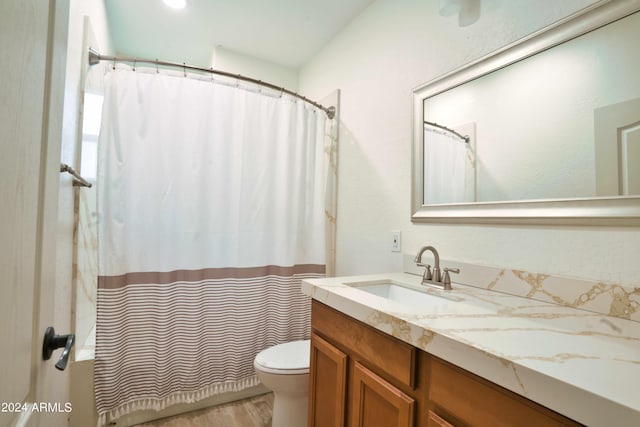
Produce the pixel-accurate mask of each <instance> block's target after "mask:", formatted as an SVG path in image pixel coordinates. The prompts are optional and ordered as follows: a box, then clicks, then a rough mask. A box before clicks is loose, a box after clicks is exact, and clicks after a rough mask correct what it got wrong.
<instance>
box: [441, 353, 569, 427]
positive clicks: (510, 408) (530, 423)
mask: <svg viewBox="0 0 640 427" xmlns="http://www.w3.org/2000/svg"><path fill="white" fill-rule="evenodd" d="M429 400H431V407H432V408H434V409H436V408H437V412H438V413H440V414H442V416H443V418H446V419H447V420H448V422H450V423H452V424H460V425H469V426H492V427H501V426H504V427H506V426H518V427H540V426H545V427H552V426H579V425H581V424H578V423H576V422H575V421H572V420H570V419H568V418H566V417H564V416H562V415H560V414H558V413H556V412H553V411H551V410H549V409H547V408H545V407H544V406H541V405H538V404H537V403H535V402H532V401H530V400H527V399H525V398H524V397H522V396H520V395H518V394H516V393H513V392H512V391H510V390H507V389H505V388H503V387H500V386H498V385H496V384H493V383H490V382H489V381H486V380H485V379H483V378H481V377H479V376H477V375H475V374H472V373H470V372H467V371H465V370H463V369H460V368H458V367H456V366H454V365H452V364H450V363H447V362H445V361H443V360H441V359H438V358H436V357H432V358H431V372H430V384H429ZM445 414H447V415H445ZM443 421H444V420H443ZM434 425H438V424H434ZM445 425H446V424H445Z"/></svg>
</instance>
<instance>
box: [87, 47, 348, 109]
mask: <svg viewBox="0 0 640 427" xmlns="http://www.w3.org/2000/svg"><path fill="white" fill-rule="evenodd" d="M100 61H113V62H132V63H133V64H134V67H135V64H136V63H138V62H141V63H145V64H155V65H156V66H158V65H163V66H169V67H179V68H182V69H183V70H185V72H186V70H196V71H204V72H206V73H211V74H217V75H220V76H225V77H231V78H234V79H238V80H244V81H247V82H251V83H254V84H257V85H260V86H266V87H268V88H270V89H274V90H277V91H279V92H282V93H286V94H289V95H291V96H294V97H296V98H299V99H301V100H303V101H304V102H307V103H309V104H311V105H313V106H314V107H316V108H319V109H321V110H322V111H324V112H325V113H326V114H327V117H328V118H329V119H333V118H334V117H335V115H336V107H334V106H331V107H325V106H323V105H321V104H318V103H317V102H315V101H312V100H310V99H309V98H306V97H304V96H302V95H300V94H298V93H296V92H293V91H290V90H288V89H285V88H283V87H280V86H276V85H274V84H271V83H267V82H263V81H262V80H257V79H252V78H251V77H245V76H243V75H241V74H233V73H228V72H226V71H220V70H214V69H213V68H204V67H198V66H195V65H188V64H185V63H182V64H180V63H178V62H170V61H159V60H157V59H141V58H127V57H124V56H121V57H117V56H107V55H100V53H99V52H98V51H96V50H95V49H93V48H89V65H96V64H98V63H100Z"/></svg>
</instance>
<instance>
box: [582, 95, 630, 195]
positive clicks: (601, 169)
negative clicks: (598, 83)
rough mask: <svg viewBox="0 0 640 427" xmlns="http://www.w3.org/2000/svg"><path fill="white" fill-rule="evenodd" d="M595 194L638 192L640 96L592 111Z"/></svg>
mask: <svg viewBox="0 0 640 427" xmlns="http://www.w3.org/2000/svg"><path fill="white" fill-rule="evenodd" d="M593 119H594V138H595V168H596V195H597V196H603V197H606V196H618V195H619V196H638V195H640V98H635V99H630V100H628V101H624V102H619V103H617V104H613V105H607V106H605V107H600V108H596V109H595V110H594V113H593Z"/></svg>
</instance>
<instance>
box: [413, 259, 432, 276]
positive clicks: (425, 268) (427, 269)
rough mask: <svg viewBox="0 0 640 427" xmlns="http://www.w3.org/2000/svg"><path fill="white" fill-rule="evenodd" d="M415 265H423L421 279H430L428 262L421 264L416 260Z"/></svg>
mask: <svg viewBox="0 0 640 427" xmlns="http://www.w3.org/2000/svg"><path fill="white" fill-rule="evenodd" d="M416 265H417V266H418V267H424V274H423V275H422V279H423V280H431V278H432V274H431V265H430V264H423V263H421V262H416Z"/></svg>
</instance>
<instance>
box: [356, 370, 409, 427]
mask: <svg viewBox="0 0 640 427" xmlns="http://www.w3.org/2000/svg"><path fill="white" fill-rule="evenodd" d="M414 407H415V400H414V399H412V398H411V397H409V396H407V395H406V394H404V393H403V392H402V391H400V390H398V389H397V388H396V387H394V386H393V385H391V384H389V383H388V382H387V381H385V380H384V379H382V378H380V377H379V376H378V375H376V374H375V373H373V372H372V371H370V370H369V369H367V368H366V367H364V366H363V365H361V364H360V363H359V362H356V363H355V364H354V370H353V391H352V393H351V402H350V404H349V411H350V414H351V415H350V421H351V422H350V426H351V427H413V426H414V412H415V408H414Z"/></svg>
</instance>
